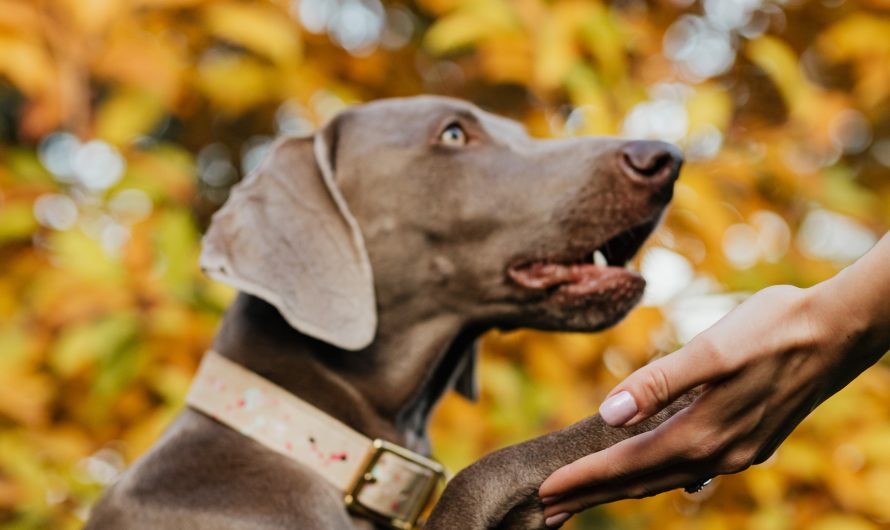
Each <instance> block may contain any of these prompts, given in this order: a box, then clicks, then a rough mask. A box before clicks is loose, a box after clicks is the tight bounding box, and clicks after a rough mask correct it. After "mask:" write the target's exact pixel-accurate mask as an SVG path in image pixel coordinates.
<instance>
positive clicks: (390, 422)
mask: <svg viewBox="0 0 890 530" xmlns="http://www.w3.org/2000/svg"><path fill="white" fill-rule="evenodd" d="M405 309H409V308H403V310H402V311H400V314H399V315H395V314H392V313H387V312H381V314H380V315H379V319H378V322H379V325H378V332H377V337H376V339H375V341H374V342H373V343H372V344H371V345H370V346H369V347H368V348H366V349H364V350H361V351H356V352H351V351H346V350H341V349H339V348H336V347H334V346H331V345H330V344H327V343H324V342H321V341H318V340H315V339H313V338H311V337H308V336H306V335H304V334H302V333H300V332H298V331H297V330H295V329H293V328H292V327H290V325H288V324H287V322H286V321H285V320H284V319H283V318H282V317H281V315H280V314H279V313H278V311H277V310H276V309H275V308H274V307H272V306H271V305H269V304H267V303H266V302H264V301H262V300H260V299H258V298H255V297H253V296H249V295H245V294H240V295H239V296H238V298H237V299H236V301H235V302H234V303H233V304H232V305H231V307H230V308H229V310H228V311H227V313H226V316H225V318H224V319H223V323H222V326H221V329H220V331H219V333H218V334H217V337H216V340H215V342H214V349H216V351H218V352H219V353H221V354H222V355H224V356H226V357H228V358H229V359H231V360H233V361H235V362H237V363H239V364H241V365H242V366H244V367H245V368H247V369H249V370H251V371H253V372H255V373H257V374H259V375H260V376H262V377H264V378H266V379H268V380H270V381H272V382H273V383H275V384H277V385H278V386H280V387H282V388H284V389H285V390H287V391H288V392H291V393H292V394H294V395H297V396H299V397H300V398H302V399H304V400H306V401H308V402H309V403H311V404H312V405H313V406H315V407H317V408H319V409H320V410H322V411H324V412H326V413H328V414H330V415H331V416H334V417H335V418H337V419H339V420H340V421H342V422H343V423H345V424H347V425H349V426H350V427H352V428H354V429H356V430H357V431H359V432H361V433H363V434H365V435H366V436H369V437H371V438H377V437H379V438H383V439H387V440H390V441H393V442H395V443H398V444H400V445H403V446H405V447H408V448H409V449H412V450H414V451H417V452H420V453H427V452H428V449H429V448H428V439H427V436H426V426H427V421H428V418H429V414H430V412H431V410H432V407H433V405H434V404H435V403H436V402H437V401H438V400H439V398H440V397H441V396H442V395H443V394H444V392H445V391H446V390H447V389H448V388H449V387H450V383H451V382H452V379H453V375H454V372H455V370H457V368H458V366H459V364H460V360H461V357H462V356H463V355H464V354H465V351H466V347H467V346H468V345H469V344H471V342H472V339H473V338H474V334H471V333H470V332H468V331H466V330H463V329H462V328H463V327H464V326H463V324H462V321H461V320H460V319H459V318H456V317H454V316H450V315H433V316H429V315H426V316H424V315H420V314H415V315H413V317H409V316H408V315H411V311H408V310H405Z"/></svg>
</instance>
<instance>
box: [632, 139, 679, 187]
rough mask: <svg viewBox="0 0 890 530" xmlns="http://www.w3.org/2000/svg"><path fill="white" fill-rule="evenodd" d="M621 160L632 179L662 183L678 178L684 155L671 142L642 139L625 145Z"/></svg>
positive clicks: (656, 183) (649, 182)
mask: <svg viewBox="0 0 890 530" xmlns="http://www.w3.org/2000/svg"><path fill="white" fill-rule="evenodd" d="M621 160H622V163H623V166H624V170H625V173H627V175H628V176H629V177H630V178H631V179H632V180H635V181H638V182H642V183H648V184H655V185H660V184H664V183H666V182H669V181H673V180H674V179H676V178H677V175H678V174H679V172H680V165H681V164H682V163H683V155H682V154H680V150H679V149H677V148H676V147H675V146H673V145H671V144H669V143H666V142H657V141H649V140H641V141H636V142H630V143H628V144H627V145H625V146H624V147H623V148H622V149H621Z"/></svg>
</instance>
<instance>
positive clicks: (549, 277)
mask: <svg viewBox="0 0 890 530" xmlns="http://www.w3.org/2000/svg"><path fill="white" fill-rule="evenodd" d="M657 222H658V220H657V219H653V220H648V221H646V222H643V223H642V224H639V225H636V226H634V227H632V228H629V229H627V230H624V231H622V232H620V233H618V234H616V235H614V236H612V237H611V238H609V239H608V240H606V241H605V242H604V243H602V244H600V245H599V246H597V247H595V248H594V249H593V250H589V251H585V252H583V253H580V254H575V255H574V256H571V257H569V258H561V259H560V258H557V259H554V258H550V259H542V260H537V261H526V262H522V263H520V264H518V265H513V266H510V267H509V268H508V269H507V274H508V276H509V277H510V278H511V279H512V280H513V281H514V282H515V283H516V284H518V285H520V286H522V287H524V288H526V289H530V290H535V291H544V292H547V293H548V294H550V295H551V296H552V297H554V298H556V299H557V300H558V301H560V302H562V303H564V304H567V305H587V304H590V303H597V302H613V303H619V302H622V301H631V302H632V303H635V302H636V301H637V300H639V298H640V296H641V295H642V294H643V289H644V288H645V286H646V281H645V280H644V279H643V277H642V276H641V275H640V274H639V273H638V272H635V271H632V270H630V269H628V268H627V263H628V261H630V259H631V258H633V257H634V255H635V254H636V253H637V251H638V250H639V249H640V247H641V246H642V245H643V243H644V242H645V241H646V238H647V237H649V234H651V233H652V230H654V228H655V225H656V224H657Z"/></svg>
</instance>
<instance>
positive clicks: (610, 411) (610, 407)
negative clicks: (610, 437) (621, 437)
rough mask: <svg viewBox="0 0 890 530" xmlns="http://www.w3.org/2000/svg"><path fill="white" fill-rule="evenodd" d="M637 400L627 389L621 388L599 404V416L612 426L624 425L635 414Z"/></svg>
mask: <svg viewBox="0 0 890 530" xmlns="http://www.w3.org/2000/svg"><path fill="white" fill-rule="evenodd" d="M638 410H639V409H638V408H637V402H636V401H634V397H633V396H632V395H630V392H628V391H627V390H622V391H621V392H618V393H617V394H615V395H614V396H612V397H610V398H609V399H607V400H606V401H604V402H603V404H602V405H600V416H602V418H603V420H604V421H605V422H606V423H608V424H609V425H611V426H612V427H618V426H619V425H624V424H625V423H627V421H628V420H629V419H631V418H633V417H634V416H636V415H637V411H638Z"/></svg>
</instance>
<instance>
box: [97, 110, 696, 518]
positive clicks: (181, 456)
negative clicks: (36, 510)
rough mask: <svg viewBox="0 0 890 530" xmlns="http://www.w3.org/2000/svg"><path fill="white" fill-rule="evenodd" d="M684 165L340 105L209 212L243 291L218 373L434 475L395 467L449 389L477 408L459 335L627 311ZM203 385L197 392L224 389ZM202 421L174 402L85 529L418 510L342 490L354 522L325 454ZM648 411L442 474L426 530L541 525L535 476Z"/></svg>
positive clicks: (568, 323) (657, 148) (221, 335)
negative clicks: (159, 430) (173, 410)
mask: <svg viewBox="0 0 890 530" xmlns="http://www.w3.org/2000/svg"><path fill="white" fill-rule="evenodd" d="M682 161H683V159H682V156H681V154H680V152H679V151H678V150H677V149H676V148H675V147H674V146H672V145H669V144H666V143H663V142H656V141H626V140H622V139H617V138H591V137H584V138H570V139H554V140H540V139H533V138H531V137H530V136H529V135H528V134H527V132H526V130H525V129H524V128H523V127H522V126H521V125H520V124H518V123H517V122H514V121H512V120H508V119H505V118H502V117H499V116H496V115H493V114H490V113H488V112H484V111H482V110H480V109H478V108H476V107H475V106H473V105H471V104H468V103H466V102H462V101H460V100H455V99H450V98H443V97H432V96H421V97H413V98H402V99H390V100H381V101H377V102H373V103H369V104H365V105H359V106H355V107H351V108H349V109H347V110H345V111H344V112H342V113H340V114H339V115H337V116H336V117H335V118H334V119H332V120H331V121H330V122H329V123H328V124H327V125H326V126H325V127H323V128H322V129H321V130H319V131H318V132H317V133H315V134H314V135H312V136H310V137H301V138H297V137H289V138H283V139H280V140H279V141H277V142H276V143H275V145H274V146H273V147H272V148H271V150H270V153H269V154H268V155H267V157H266V159H265V161H264V162H263V163H262V164H261V166H260V168H259V169H258V170H256V171H255V172H254V173H252V174H251V175H249V176H248V177H246V178H245V179H244V180H243V181H242V182H241V183H239V184H238V185H236V186H235V187H234V188H233V190H232V193H231V195H230V197H229V199H228V200H227V202H226V204H225V205H224V206H223V207H222V208H221V209H220V210H219V211H218V212H217V213H216V214H215V215H214V217H213V219H212V222H211V225H210V227H209V229H208V231H207V233H206V235H205V237H204V240H203V249H202V255H201V265H202V269H203V270H204V271H205V272H206V273H207V274H208V275H209V276H211V277H212V278H214V279H217V280H219V281H221V282H223V283H226V284H228V285H231V286H233V287H235V288H237V289H238V290H239V295H238V296H237V298H236V300H235V301H234V302H233V304H232V306H231V307H230V308H229V309H228V311H227V313H226V315H225V317H224V318H223V321H222V324H221V327H220V330H219V332H218V334H217V336H216V338H215V340H214V343H213V350H214V352H217V353H214V357H213V359H215V360H214V362H215V363H222V365H221V366H223V367H226V370H234V371H235V372H238V373H242V372H243V375H244V377H254V378H255V379H256V380H257V381H259V382H258V383H257V384H261V383H262V384H264V385H269V388H272V387H274V388H273V390H274V389H279V390H274V391H275V392H278V393H277V394H275V396H276V397H275V399H278V398H279V394H280V398H281V399H284V400H287V399H291V397H288V396H294V397H293V398H292V399H293V400H299V401H300V403H303V404H305V405H306V406H307V407H308V408H309V409H312V410H313V411H317V412H311V413H307V414H315V415H323V416H324V418H334V419H335V420H336V421H335V422H334V423H339V424H342V425H343V426H345V427H343V428H345V429H350V430H351V431H350V432H354V433H358V434H357V436H359V437H367V439H369V440H370V439H378V440H381V441H386V442H389V443H391V444H395V445H394V446H385V447H384V449H378V450H377V452H376V454H377V455H378V456H379V455H380V454H382V453H385V452H387V451H389V452H390V453H392V454H393V455H395V454H397V453H398V454H401V453H400V451H401V452H405V454H409V457H406V458H407V460H409V461H410V462H408V463H404V462H402V463H401V464H400V465H404V466H409V465H413V466H415V467H416V468H417V470H419V471H417V472H418V473H421V472H422V473H426V471H430V473H429V474H428V475H430V476H435V475H436V474H437V473H438V470H436V469H435V466H434V464H432V463H430V462H429V461H426V460H424V459H423V458H422V457H421V456H410V455H426V454H428V453H429V442H428V438H427V422H428V419H429V416H430V412H431V410H432V408H433V406H434V404H435V403H436V402H437V400H438V399H439V398H440V397H441V396H442V395H443V394H444V393H445V392H446V391H448V390H450V389H455V390H457V391H458V392H460V393H461V394H463V395H465V396H466V397H468V398H470V399H475V397H476V395H477V385H476V382H475V377H476V376H475V363H476V358H475V353H474V348H473V345H474V342H475V339H476V338H477V337H478V336H479V335H480V334H482V333H483V332H485V331H486V330H488V329H491V328H494V327H497V328H500V329H512V328H517V327H530V328H537V329H543V330H562V331H586V332H592V331H597V330H601V329H603V328H606V327H608V326H611V325H613V324H615V323H616V322H617V321H619V320H620V319H621V318H623V317H624V316H625V315H626V314H627V312H628V311H630V309H631V308H632V307H633V306H634V305H635V304H636V303H637V302H638V300H639V299H640V296H641V294H642V292H643V288H644V283H645V282H644V280H643V279H642V277H641V276H640V275H639V274H637V273H635V272H632V271H630V270H628V269H627V268H625V267H624V265H625V263H626V262H627V261H628V260H629V259H631V258H632V257H633V255H634V254H635V253H636V252H637V250H638V249H639V248H640V246H641V245H642V243H643V241H644V240H645V239H646V237H647V236H648V235H649V234H650V232H651V231H652V230H653V229H654V228H655V226H656V225H657V223H658V222H659V220H660V219H661V217H662V215H663V212H664V210H665V208H666V206H667V204H668V203H669V201H670V199H671V196H672V190H673V184H674V181H675V180H676V179H677V177H678V174H679V170H680V166H681V164H682ZM202 369H203V365H202ZM220 369H222V368H220ZM239 370H240V372H239ZM227 373H228V372H227ZM233 373H234V372H233ZM202 377H203V376H202ZM214 377H215V376H214V375H212V374H211V375H207V376H206V377H204V378H203V379H201V380H202V381H203V380H205V379H206V380H207V381H211V383H208V384H219V385H220V387H222V386H223V385H222V384H221V383H214V382H213V381H214V380H215V379H214ZM239 377H240V376H239ZM264 388H265V387H264ZM190 395H191V394H190ZM199 397H200V396H199ZM195 399H198V398H195ZM202 399H203V398H202ZM198 401H200V400H198ZM205 404H206V403H205ZM243 405H244V402H243V400H241V402H240V403H239V404H238V406H243ZM207 406H208V407H210V406H209V405H207ZM302 406H303V405H300V407H302ZM227 407H232V405H227ZM211 409H212V407H210V408H205V409H202V408H201V406H198V405H196V406H190V407H187V408H186V409H185V410H183V412H182V413H181V414H180V415H179V416H178V417H177V418H176V419H175V420H174V421H173V423H172V424H171V426H170V427H169V428H168V430H167V431H166V432H165V434H164V435H163V436H162V437H161V439H160V440H159V441H158V442H157V443H156V444H155V445H154V447H153V448H152V449H150V450H149V451H148V453H147V454H145V455H144V456H143V457H141V458H140V459H139V460H137V461H136V462H135V463H134V464H133V466H132V467H131V468H130V469H129V470H128V471H127V472H125V473H124V474H123V475H122V477H121V478H120V479H119V480H118V481H117V482H116V483H115V484H114V485H113V486H112V487H111V488H110V489H109V490H108V491H107V492H106V493H105V495H104V497H103V498H102V499H101V501H100V502H99V503H98V504H97V505H96V507H95V508H94V510H93V512H92V515H91V518H90V520H89V522H88V524H87V528H88V529H109V528H110V529H149V528H150V529H157V528H169V529H214V530H220V529H230V528H231V529H247V528H250V529H267V528H268V529H276V530H278V529H283V528H294V529H320V530H322V529H324V530H337V529H343V530H347V529H348V530H353V529H371V528H392V527H399V528H408V527H410V526H412V525H413V523H414V521H413V518H415V517H416V513H412V514H410V516H405V517H402V518H399V517H394V516H393V514H383V516H382V517H381V514H380V513H379V512H380V511H381V510H376V513H375V510H374V509H373V508H372V509H368V504H369V503H370V501H365V503H364V504H363V503H361V502H355V501H357V500H360V499H357V497H361V496H362V492H360V491H357V490H354V491H352V492H351V493H350V492H345V493H347V494H348V495H346V497H347V500H349V499H351V500H352V501H354V506H353V508H363V509H347V506H346V504H347V503H345V502H344V491H343V490H342V488H338V487H337V486H336V485H335V484H334V483H332V479H330V477H325V476H323V475H324V473H323V471H324V469H327V468H324V469H322V467H323V466H331V467H333V466H334V465H335V464H338V463H339V461H338V462H335V464H331V463H330V461H329V460H330V458H329V457H331V455H332V454H334V453H324V451H323V450H322V449H318V448H317V447H314V446H310V445H307V446H306V447H307V449H306V451H307V453H306V454H307V455H308V456H306V457H305V458H309V459H312V458H318V459H319V462H321V461H322V460H323V461H324V463H319V464H318V465H315V464H312V463H311V462H309V463H310V464H311V465H306V464H305V462H308V460H304V461H297V460H294V459H293V458H289V457H288V455H287V454H282V453H283V452H285V453H286V452H287V451H289V450H293V447H292V446H288V449H284V448H281V447H279V450H271V449H270V448H269V447H267V446H266V445H264V444H263V443H260V442H258V441H257V438H256V437H255V436H253V435H251V433H247V432H246V431H247V430H248V429H247V428H246V427H243V426H242V427H236V428H233V427H232V425H227V424H226V421H225V419H221V418H220V417H218V416H217V413H216V412H213V410H219V411H222V410H223V409H222V408H220V409H213V410H211ZM675 409H676V407H674V409H672V410H670V411H668V412H667V413H666V414H670V413H672V412H673V410H675ZM226 410H228V409H226ZM301 410H302V409H301ZM208 411H209V412H208ZM220 414H223V412H220ZM255 419H256V418H255ZM664 419H665V414H661V415H659V416H658V417H656V418H654V419H653V420H650V421H649V422H646V423H644V424H643V425H641V426H639V427H636V428H633V429H627V430H617V429H611V428H608V427H607V426H606V425H605V424H604V423H603V422H602V421H601V420H600V419H599V418H598V417H597V416H594V417H591V418H588V419H587V420H584V421H582V422H580V423H578V424H576V425H573V426H571V427H569V428H567V429H564V430H563V431H559V432H557V433H553V434H551V435H548V436H545V437H543V438H539V439H536V440H532V441H530V442H526V443H525V444H519V445H516V446H513V447H510V448H507V449H505V450H502V451H499V452H496V453H493V454H492V455H489V456H488V457H486V458H484V459H482V460H481V461H480V462H478V463H477V464H474V465H473V466H471V467H469V468H468V469H467V470H465V471H463V472H461V473H459V474H458V475H457V476H456V477H455V478H454V479H453V480H452V482H451V484H450V485H449V486H448V487H447V488H446V490H445V493H444V494H443V496H442V500H441V502H440V503H439V505H438V506H437V508H436V509H435V510H434V512H433V514H432V516H431V517H430V519H429V520H428V521H427V523H426V527H427V528H430V529H434V530H438V529H450V530H453V529H464V530H466V529H477V528H478V529H483V528H523V529H530V528H543V526H544V524H543V515H542V513H543V508H542V506H541V504H540V501H538V499H537V488H538V486H539V485H540V484H541V482H543V480H544V479H545V478H546V477H547V476H548V475H549V473H550V472H552V471H553V470H555V469H556V468H558V467H559V466H561V465H563V464H566V463H568V462H570V461H572V460H574V459H576V458H579V457H581V456H583V455H585V454H588V453H590V452H592V451H594V450H597V449H600V448H603V447H606V446H608V445H610V444H612V443H615V442H616V441H618V440H620V439H623V438H626V437H628V436H630V435H632V434H634V433H635V432H640V431H641V430H644V429H649V428H652V427H653V426H654V425H655V424H657V423H658V422H659V421H663V420H664ZM313 421H314V420H313ZM325 421H328V420H325ZM279 427H280V428H282V429H285V428H289V427H288V426H287V425H285V426H281V425H279ZM337 428H338V429H339V428H341V427H339V426H338V427H337ZM239 429H240V431H241V432H239ZM256 436H260V435H258V434H257V435H256ZM270 436H271V435H270ZM308 438H309V440H308V441H306V440H298V441H299V442H300V443H304V442H305V444H314V443H315V440H314V438H313V437H311V436H309V437H308ZM375 443H376V442H375ZM380 443H384V444H385V442H380ZM375 447H376V446H375ZM386 447H390V449H386ZM393 447H394V448H393ZM338 459H339V460H346V456H345V453H343V454H342V455H339V456H336V458H334V460H338ZM392 459H397V458H396V457H393V458H392ZM353 465H354V464H353ZM312 466H315V467H312ZM320 466H322V467H320ZM319 469H322V472H319ZM412 469H414V468H412ZM359 475H360V477H359V478H358V479H357V480H358V481H359V483H362V484H364V485H365V486H367V484H370V483H372V482H374V480H375V479H374V477H372V476H370V475H369V474H367V473H366V474H364V475H362V474H361V473H360V474H359ZM362 477H364V478H362ZM403 493H404V492H403ZM371 504H372V503H371ZM415 504H416V503H415ZM383 511H385V510H383ZM369 512H370V513H369Z"/></svg>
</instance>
